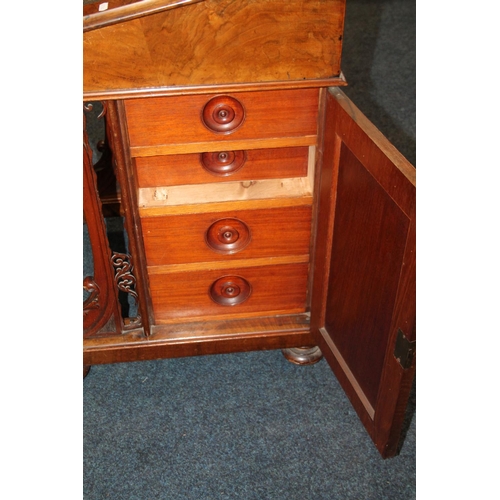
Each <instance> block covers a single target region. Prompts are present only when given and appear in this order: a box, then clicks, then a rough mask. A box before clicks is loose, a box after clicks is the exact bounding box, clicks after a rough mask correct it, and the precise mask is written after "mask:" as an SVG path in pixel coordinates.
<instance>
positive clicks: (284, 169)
mask: <svg viewBox="0 0 500 500" xmlns="http://www.w3.org/2000/svg"><path fill="white" fill-rule="evenodd" d="M308 157H309V148H308V147H297V148H273V149H249V150H238V151H215V152H207V153H193V154H183V155H168V156H151V157H144V158H136V160H135V164H136V173H137V183H138V187H156V186H177V185H184V184H207V183H212V182H221V181H224V182H227V181H244V180H259V179H279V178H284V177H304V176H306V175H307V165H308Z"/></svg>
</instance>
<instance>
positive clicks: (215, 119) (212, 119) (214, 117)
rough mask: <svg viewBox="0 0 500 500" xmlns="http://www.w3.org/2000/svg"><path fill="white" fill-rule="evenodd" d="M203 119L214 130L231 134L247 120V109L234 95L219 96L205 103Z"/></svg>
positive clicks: (218, 132)
mask: <svg viewBox="0 0 500 500" xmlns="http://www.w3.org/2000/svg"><path fill="white" fill-rule="evenodd" d="M201 120H202V122H203V124H204V125H205V126H206V127H207V128H208V129H209V130H211V131H212V132H215V133H217V134H231V133H232V132H234V131H235V130H236V129H237V128H238V127H240V126H241V124H242V123H243V121H244V120H245V109H244V108H243V105H242V104H241V102H240V101H238V100H237V99H235V98H234V97H230V96H217V97H214V98H212V99H210V101H208V102H207V104H205V107H204V108H203V112H202V116H201Z"/></svg>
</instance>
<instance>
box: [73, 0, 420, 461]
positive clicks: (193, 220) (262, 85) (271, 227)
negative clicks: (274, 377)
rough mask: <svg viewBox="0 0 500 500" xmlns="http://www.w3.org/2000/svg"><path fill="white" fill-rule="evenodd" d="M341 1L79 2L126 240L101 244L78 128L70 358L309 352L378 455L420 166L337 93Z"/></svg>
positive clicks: (405, 290)
mask: <svg viewBox="0 0 500 500" xmlns="http://www.w3.org/2000/svg"><path fill="white" fill-rule="evenodd" d="M344 10H345V0H274V1H270V0H206V1H202V0H142V1H140V2H135V1H131V0H128V1H127V0H125V1H124V0H120V1H115V2H106V3H104V2H102V3H90V4H88V5H85V6H84V96H83V98H84V108H85V110H86V111H85V112H84V116H85V115H86V114H87V111H88V110H89V109H90V108H91V107H92V103H94V102H96V101H99V102H101V103H102V105H103V110H104V112H103V115H104V120H105V124H106V143H107V146H109V150H110V158H111V165H112V173H113V175H115V176H116V180H117V186H118V189H117V194H116V200H115V201H117V203H118V204H119V207H120V213H121V215H122V217H123V219H124V226H125V231H126V234H127V237H128V251H127V252H126V253H125V254H123V253H116V252H113V251H112V250H111V249H110V246H109V243H108V239H107V236H106V227H105V220H104V218H103V207H104V205H105V203H104V197H103V193H102V192H101V193H99V189H98V183H97V174H96V171H97V170H96V166H95V165H94V161H93V154H92V149H91V148H90V146H89V142H88V134H87V132H86V129H85V128H84V148H83V163H84V218H85V221H86V224H87V226H88V231H89V236H90V241H91V247H92V256H93V262H94V271H93V275H92V276H87V277H86V278H85V280H84V288H85V290H86V291H87V292H88V297H87V299H86V300H85V301H84V315H83V317H84V349H83V353H84V367H86V368H87V369H88V367H89V366H91V365H93V364H99V363H113V362H125V361H138V360H149V359H157V358H168V357H177V356H194V355H202V354H213V353H230V352H236V351H248V350H258V349H283V353H284V354H285V356H287V358H288V359H290V360H291V361H293V362H295V363H299V364H300V363H310V362H315V361H317V360H318V359H319V358H320V357H321V356H322V355H323V356H324V357H325V358H326V360H327V361H328V363H329V365H330V366H331V368H332V370H333V372H334V374H335V376H336V377H337V378H338V379H339V382H340V383H341V385H342V387H343V388H344V390H345V391H346V393H347V395H348V397H349V398H350V400H351V402H352V404H353V406H354V408H355V409H356V411H357V413H358V415H359V418H360V419H361V421H362V422H363V424H364V425H365V427H366V429H367V431H368V433H369V434H370V436H371V438H372V439H373V441H374V443H375V445H376V447H377V449H378V450H379V452H380V454H381V455H382V456H383V457H390V456H393V455H394V454H396V453H397V447H398V442H399V436H400V432H401V426H402V422H403V418H404V413H405V409H406V403H407V399H408V395H409V391H410V388H411V384H412V381H413V378H414V373H415V355H414V353H415V169H414V168H413V166H412V165H410V164H409V163H408V162H407V161H406V160H405V158H403V157H402V156H401V155H400V154H399V153H398V152H397V151H396V150H395V148H394V147H393V146H392V145H391V144H390V143H389V142H388V141H387V140H386V139H385V138H384V137H383V136H382V135H381V133H380V132H379V131H378V130H377V129H376V128H375V127H374V126H373V125H372V124H371V123H370V122H369V121H368V120H367V119H366V118H365V117H364V116H363V115H362V113H361V112H360V111H359V110H358V109H357V108H356V106H355V105H354V104H353V103H352V102H351V101H350V100H349V99H348V98H347V97H346V96H345V95H344V93H343V92H342V91H341V90H340V87H341V86H343V85H345V83H346V82H345V80H344V78H343V75H342V72H341V68H340V61H341V49H342V35H343V23H344ZM84 120H85V118H84ZM123 293H126V294H129V295H130V296H132V297H133V298H134V299H136V300H137V314H135V315H134V316H133V317H128V316H127V315H126V314H125V313H124V310H123V308H122V307H121V302H120V300H119V295H120V294H123Z"/></svg>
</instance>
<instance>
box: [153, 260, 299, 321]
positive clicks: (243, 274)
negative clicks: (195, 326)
mask: <svg viewBox="0 0 500 500" xmlns="http://www.w3.org/2000/svg"><path fill="white" fill-rule="evenodd" d="M307 275H308V264H307V263H304V264H287V265H278V266H259V267H247V268H240V269H238V268H235V269H224V270H207V271H202V272H181V273H169V274H151V275H150V276H149V280H150V288H151V299H152V303H153V311H154V316H155V321H156V323H158V324H160V323H168V322H175V321H177V320H185V319H187V318H189V319H191V318H192V319H196V318H203V319H206V318H211V319H214V318H216V317H217V318H226V317H244V316H245V317H250V316H266V315H270V314H286V313H299V312H304V311H305V308H306V293H307V292H306V291H307ZM217 300H219V302H220V303H218V302H217ZM240 300H241V302H240V303H238V302H239V301H240ZM231 304H232V305H231Z"/></svg>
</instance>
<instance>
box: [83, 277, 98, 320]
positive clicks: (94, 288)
mask: <svg viewBox="0 0 500 500" xmlns="http://www.w3.org/2000/svg"><path fill="white" fill-rule="evenodd" d="M83 289H84V290H85V291H87V292H89V296H88V297H87V299H86V300H85V302H84V303H83V314H84V315H86V314H87V313H88V312H89V311H90V310H91V309H99V307H100V304H99V293H100V289H99V286H98V284H97V283H96V282H95V281H94V279H93V277H92V276H87V277H85V278H84V280H83Z"/></svg>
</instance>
